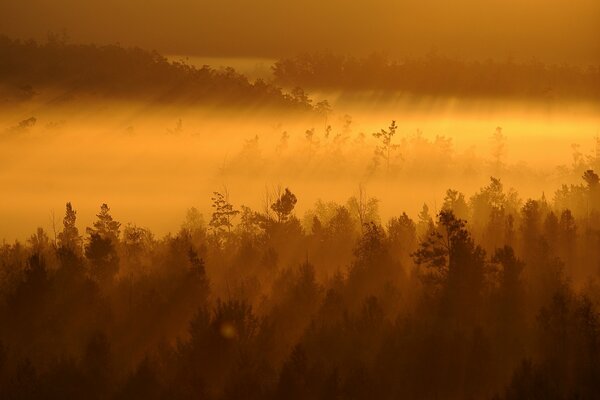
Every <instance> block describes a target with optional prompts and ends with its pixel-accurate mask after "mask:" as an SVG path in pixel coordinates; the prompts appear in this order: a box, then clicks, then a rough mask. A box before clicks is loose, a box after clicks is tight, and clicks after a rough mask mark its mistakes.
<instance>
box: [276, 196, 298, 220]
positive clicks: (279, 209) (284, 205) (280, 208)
mask: <svg viewBox="0 0 600 400" xmlns="http://www.w3.org/2000/svg"><path fill="white" fill-rule="evenodd" d="M297 202H298V199H297V198H296V195H295V194H293V193H292V192H290V189H288V188H285V190H284V191H283V193H281V194H280V195H279V197H278V198H277V200H275V202H274V203H273V204H271V210H273V211H274V212H275V215H276V216H277V222H278V223H280V224H281V223H285V222H286V221H287V220H288V219H289V217H290V215H291V213H292V211H294V207H295V206H296V203H297Z"/></svg>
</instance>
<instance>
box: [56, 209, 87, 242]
mask: <svg viewBox="0 0 600 400" xmlns="http://www.w3.org/2000/svg"><path fill="white" fill-rule="evenodd" d="M65 208H66V210H65V217H64V218H63V230H62V232H60V233H59V234H58V244H59V246H60V247H62V248H65V249H69V250H72V251H73V252H74V253H76V254H77V253H78V252H80V251H81V243H82V239H81V236H79V229H77V226H76V225H75V223H76V222H77V211H75V210H74V209H73V206H72V205H71V202H68V203H67V204H66V207H65Z"/></svg>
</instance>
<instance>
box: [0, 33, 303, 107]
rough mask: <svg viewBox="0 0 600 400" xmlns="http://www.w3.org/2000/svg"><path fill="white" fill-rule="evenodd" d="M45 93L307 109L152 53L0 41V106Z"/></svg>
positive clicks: (230, 74)
mask: <svg viewBox="0 0 600 400" xmlns="http://www.w3.org/2000/svg"><path fill="white" fill-rule="evenodd" d="M46 91H50V92H51V94H54V95H61V96H62V97H59V99H63V100H68V99H73V98H77V97H78V96H82V95H83V96H88V97H92V98H103V97H108V98H115V99H124V100H145V101H148V100H150V101H156V102H159V103H160V102H166V103H168V102H187V103H191V104H194V103H213V104H216V105H224V106H237V105H268V106H282V107H294V108H299V109H310V108H311V106H310V102H309V100H308V98H307V97H306V95H304V93H303V92H302V91H301V90H299V89H296V90H294V91H292V93H290V94H288V93H284V92H283V91H282V90H281V89H280V88H278V87H275V86H273V85H271V84H268V83H265V82H264V81H261V80H257V81H256V82H250V81H249V80H248V78H246V77H245V76H244V75H242V74H239V73H237V72H236V71H235V70H233V69H232V68H226V69H219V70H216V69H213V68H211V67H209V66H203V67H202V68H196V67H194V66H191V65H188V64H185V63H183V62H169V61H168V60H167V59H166V58H165V57H163V56H161V55H160V54H158V53H156V52H150V51H146V50H142V49H140V48H124V47H122V46H120V45H104V46H97V45H93V44H88V45H79V44H67V43H65V42H64V41H63V40H60V39H58V38H57V37H55V36H52V37H51V38H50V39H49V40H48V42H47V43H43V44H41V43H36V42H34V41H32V40H30V41H20V40H12V39H10V38H8V37H5V36H0V101H19V100H28V99H31V98H33V97H34V96H35V95H37V94H43V93H44V92H46Z"/></svg>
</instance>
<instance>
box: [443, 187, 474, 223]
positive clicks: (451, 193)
mask: <svg viewBox="0 0 600 400" xmlns="http://www.w3.org/2000/svg"><path fill="white" fill-rule="evenodd" d="M442 209H444V210H450V211H452V212H453V213H454V215H456V217H457V218H460V219H466V218H467V216H468V214H469V206H468V205H467V202H466V200H465V195H464V194H462V193H460V192H459V191H458V190H452V189H448V190H447V191H446V196H445V197H444V204H442Z"/></svg>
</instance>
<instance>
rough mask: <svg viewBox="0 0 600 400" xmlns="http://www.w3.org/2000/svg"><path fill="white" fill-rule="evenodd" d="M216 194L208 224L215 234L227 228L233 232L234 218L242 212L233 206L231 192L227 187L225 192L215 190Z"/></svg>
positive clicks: (212, 198) (213, 198)
mask: <svg viewBox="0 0 600 400" xmlns="http://www.w3.org/2000/svg"><path fill="white" fill-rule="evenodd" d="M213 194H214V196H213V197H211V200H212V201H213V204H212V208H213V210H214V211H213V214H212V217H211V219H210V223H209V224H208V225H209V226H210V227H211V228H212V230H213V232H214V233H215V235H218V234H222V233H223V232H225V230H227V232H228V233H230V232H231V228H232V227H233V223H232V222H231V221H232V219H233V218H234V217H235V216H236V215H238V214H239V213H240V212H239V211H238V210H236V209H234V208H233V204H231V203H230V202H229V192H228V191H227V188H225V189H224V191H223V193H220V192H213Z"/></svg>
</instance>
